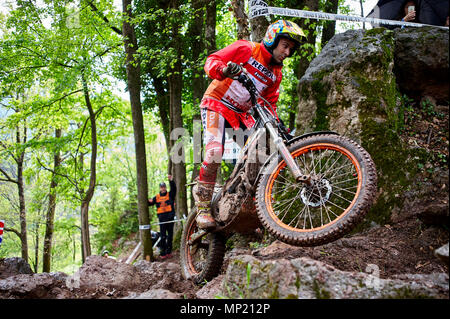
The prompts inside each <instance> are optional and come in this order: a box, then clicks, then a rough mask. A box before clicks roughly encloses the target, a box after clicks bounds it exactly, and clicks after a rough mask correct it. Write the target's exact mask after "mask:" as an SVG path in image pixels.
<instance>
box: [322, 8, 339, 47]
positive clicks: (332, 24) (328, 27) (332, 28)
mask: <svg viewBox="0 0 450 319" xmlns="http://www.w3.org/2000/svg"><path fill="white" fill-rule="evenodd" d="M338 3H339V0H328V1H327V2H326V3H325V12H328V13H335V14H336V13H337V10H338ZM335 32H336V21H325V22H324V24H323V30H322V39H321V47H322V48H323V47H324V46H325V45H326V44H327V43H328V41H330V39H331V38H332V37H333V36H334V34H335Z"/></svg>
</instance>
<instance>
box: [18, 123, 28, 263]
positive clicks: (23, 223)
mask: <svg viewBox="0 0 450 319" xmlns="http://www.w3.org/2000/svg"><path fill="white" fill-rule="evenodd" d="M26 140H27V128H26V124H24V127H23V137H21V134H20V127H19V126H18V127H17V130H16V142H17V144H21V143H26ZM24 161H25V152H24V151H22V152H21V153H20V154H19V156H18V160H17V191H18V195H19V220H20V241H21V250H22V258H23V259H25V260H26V261H27V262H28V236H27V211H26V206H25V187H24V182H23V165H24Z"/></svg>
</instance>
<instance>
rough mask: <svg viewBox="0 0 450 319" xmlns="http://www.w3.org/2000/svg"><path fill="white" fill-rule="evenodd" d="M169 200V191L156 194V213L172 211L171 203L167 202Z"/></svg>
mask: <svg viewBox="0 0 450 319" xmlns="http://www.w3.org/2000/svg"><path fill="white" fill-rule="evenodd" d="M168 201H169V192H167V193H166V195H164V196H161V195H160V194H157V195H156V202H157V203H158V204H159V207H158V208H157V209H156V214H161V213H167V212H171V211H172V205H170V204H168V203H167V202H168Z"/></svg>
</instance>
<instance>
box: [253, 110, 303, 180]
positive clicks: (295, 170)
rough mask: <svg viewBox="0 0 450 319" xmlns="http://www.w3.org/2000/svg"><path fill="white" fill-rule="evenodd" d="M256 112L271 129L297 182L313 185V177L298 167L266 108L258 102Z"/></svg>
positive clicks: (278, 148) (269, 129) (271, 134)
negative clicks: (265, 110)
mask: <svg viewBox="0 0 450 319" xmlns="http://www.w3.org/2000/svg"><path fill="white" fill-rule="evenodd" d="M255 110H256V112H258V114H259V116H260V117H261V119H262V121H263V123H264V127H265V128H266V129H267V131H269V134H270V136H271V137H272V140H273V143H274V144H275V147H276V148H277V150H278V151H279V152H280V154H281V157H282V158H283V159H284V161H285V162H286V166H287V167H288V168H289V171H290V172H291V174H292V175H293V176H294V178H295V180H296V181H297V182H302V183H305V184H307V185H311V177H310V176H309V175H304V174H303V173H302V172H301V171H300V168H299V167H298V165H297V163H296V162H295V160H294V158H293V157H292V155H291V152H289V150H288V148H287V147H286V144H284V142H283V139H282V138H281V137H280V135H279V134H278V131H277V129H276V128H275V127H274V126H273V124H272V121H271V120H270V118H269V117H268V116H267V114H266V113H265V112H264V109H263V108H262V106H261V105H259V104H257V105H256V106H255Z"/></svg>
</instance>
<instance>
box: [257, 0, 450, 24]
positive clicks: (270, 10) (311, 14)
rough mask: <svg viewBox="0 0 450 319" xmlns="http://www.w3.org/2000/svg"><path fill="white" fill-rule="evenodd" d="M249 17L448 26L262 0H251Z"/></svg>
mask: <svg viewBox="0 0 450 319" xmlns="http://www.w3.org/2000/svg"><path fill="white" fill-rule="evenodd" d="M249 13H250V15H249V16H250V19H253V18H257V17H260V16H267V15H280V16H289V17H297V18H305V19H316V20H334V21H352V22H366V23H370V24H385V25H386V24H387V25H396V26H409V27H424V26H427V27H434V28H439V29H448V27H444V26H438V25H430V24H422V23H413V22H405V21H397V20H386V19H377V18H365V17H359V16H351V15H344V14H334V13H326V12H317V11H307V10H298V9H289V8H278V7H269V6H268V5H267V3H265V2H264V1H262V0H251V1H250V6H249Z"/></svg>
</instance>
